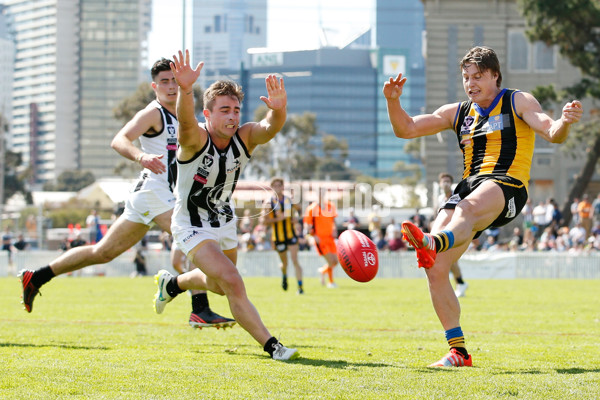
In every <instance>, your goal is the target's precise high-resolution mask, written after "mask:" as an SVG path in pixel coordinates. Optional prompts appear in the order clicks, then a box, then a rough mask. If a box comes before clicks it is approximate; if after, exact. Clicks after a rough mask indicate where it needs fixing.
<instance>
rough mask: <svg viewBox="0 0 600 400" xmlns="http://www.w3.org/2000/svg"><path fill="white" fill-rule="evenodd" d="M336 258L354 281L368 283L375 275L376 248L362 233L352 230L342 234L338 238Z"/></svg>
mask: <svg viewBox="0 0 600 400" xmlns="http://www.w3.org/2000/svg"><path fill="white" fill-rule="evenodd" d="M337 257H338V260H339V262H340V264H341V266H342V268H344V271H345V272H346V274H348V276H349V277H350V278H352V279H354V280H355V281H358V282H369V281H370V280H371V279H373V278H375V275H377V270H378V269H379V257H378V255H377V246H375V243H373V241H372V240H371V239H369V237H368V236H366V235H365V234H364V233H361V232H359V231H355V230H354V229H348V230H346V231H344V232H342V234H341V235H340V237H339V238H338V243H337Z"/></svg>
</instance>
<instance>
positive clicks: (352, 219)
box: [344, 207, 359, 229]
mask: <svg viewBox="0 0 600 400" xmlns="http://www.w3.org/2000/svg"><path fill="white" fill-rule="evenodd" d="M358 224H359V222H358V218H357V217H356V215H355V214H354V208H352V207H350V208H349V209H348V218H346V220H345V221H344V228H346V229H357V228H358Z"/></svg>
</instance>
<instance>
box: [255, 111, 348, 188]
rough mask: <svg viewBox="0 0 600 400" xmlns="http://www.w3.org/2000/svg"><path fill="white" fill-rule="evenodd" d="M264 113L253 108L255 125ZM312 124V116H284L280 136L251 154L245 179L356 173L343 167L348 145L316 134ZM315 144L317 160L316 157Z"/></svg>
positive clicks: (304, 177)
mask: <svg viewBox="0 0 600 400" xmlns="http://www.w3.org/2000/svg"><path fill="white" fill-rule="evenodd" d="M267 111H268V109H267V107H266V106H262V107H259V108H257V109H256V111H255V113H254V118H255V121H259V120H261V119H263V118H264V117H265V115H266V114H267ZM316 120H317V117H316V115H315V114H313V113H309V112H305V113H304V114H301V115H298V114H291V115H288V118H287V121H286V123H285V125H284V126H283V128H282V129H281V132H279V133H278V134H277V135H276V136H275V138H274V139H273V140H271V141H270V142H268V143H266V144H264V145H261V146H258V147H257V148H256V149H255V150H254V152H253V153H252V160H253V162H252V163H250V164H249V165H248V167H247V168H246V176H257V177H262V178H266V177H270V176H274V175H279V176H282V177H284V178H285V179H288V180H303V179H325V178H330V179H336V180H338V179H339V180H344V179H346V180H348V179H352V178H354V177H355V176H356V172H355V171H353V170H351V169H349V168H348V167H347V166H346V160H347V159H348V144H347V143H346V142H345V141H340V140H338V139H337V138H336V137H335V136H333V135H327V134H324V133H320V132H318V129H317V123H316ZM319 144H320V150H321V151H322V153H323V156H321V157H319V156H317V154H316V153H317V150H319V146H318V145H319Z"/></svg>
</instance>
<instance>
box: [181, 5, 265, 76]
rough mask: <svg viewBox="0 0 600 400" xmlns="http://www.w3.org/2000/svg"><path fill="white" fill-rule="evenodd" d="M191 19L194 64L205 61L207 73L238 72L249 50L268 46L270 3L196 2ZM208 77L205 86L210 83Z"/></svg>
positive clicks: (246, 62) (246, 60) (247, 61)
mask: <svg viewBox="0 0 600 400" xmlns="http://www.w3.org/2000/svg"><path fill="white" fill-rule="evenodd" d="M191 20H192V21H191V22H192V29H191V30H192V57H193V61H194V65H195V64H197V63H198V62H200V61H204V65H205V67H204V69H205V72H206V71H219V70H239V69H240V68H242V65H248V63H249V61H250V59H249V55H248V52H247V50H248V49H249V48H252V47H265V46H266V44H267V0H233V1H222V0H194V1H193V2H192V10H191ZM205 78H206V75H201V77H200V80H199V83H200V85H201V86H202V87H207V86H208V85H210V83H211V82H209V81H207V80H206V79H205Z"/></svg>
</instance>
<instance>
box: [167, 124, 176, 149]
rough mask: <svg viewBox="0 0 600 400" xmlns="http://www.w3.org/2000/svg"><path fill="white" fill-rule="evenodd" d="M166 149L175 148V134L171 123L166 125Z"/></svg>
mask: <svg viewBox="0 0 600 400" xmlns="http://www.w3.org/2000/svg"><path fill="white" fill-rule="evenodd" d="M167 150H177V135H176V133H175V127H174V126H173V125H168V126H167Z"/></svg>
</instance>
